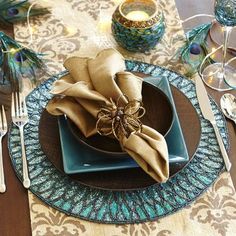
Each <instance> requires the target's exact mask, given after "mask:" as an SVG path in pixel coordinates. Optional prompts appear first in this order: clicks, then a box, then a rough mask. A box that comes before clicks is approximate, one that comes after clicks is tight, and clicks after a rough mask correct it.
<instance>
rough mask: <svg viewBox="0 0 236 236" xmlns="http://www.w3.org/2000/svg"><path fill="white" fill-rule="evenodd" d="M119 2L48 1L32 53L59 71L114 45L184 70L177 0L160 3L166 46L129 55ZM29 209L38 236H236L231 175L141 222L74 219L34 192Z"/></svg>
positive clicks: (24, 36)
mask: <svg viewBox="0 0 236 236" xmlns="http://www.w3.org/2000/svg"><path fill="white" fill-rule="evenodd" d="M119 2H120V1H119V0H56V1H53V0H48V1H45V0H44V1H40V3H41V4H42V5H43V4H45V5H46V4H47V5H48V6H50V7H51V14H50V15H45V16H40V17H34V18H31V26H32V30H33V33H34V34H33V43H32V45H31V46H30V47H31V48H32V49H33V50H35V51H37V52H41V53H44V54H45V57H46V59H47V65H48V68H49V70H50V73H52V74H54V73H58V72H60V71H62V70H64V68H63V62H64V60H65V59H66V58H68V57H71V56H72V55H76V56H86V57H93V56H95V55H96V54H97V52H98V51H100V50H102V49H104V48H108V47H113V48H116V49H118V50H119V51H120V52H121V53H122V54H123V55H124V56H125V58H128V59H135V60H139V61H144V62H148V63H153V64H158V65H161V66H165V67H167V68H171V69H174V70H176V71H179V72H182V73H183V72H184V68H183V66H182V65H181V64H180V63H177V62H176V61H174V60H173V59H172V58H173V55H174V53H175V52H176V50H177V49H178V48H179V47H180V46H181V45H182V44H183V38H184V32H183V28H182V25H181V22H180V19H179V15H178V11H177V9H176V6H175V1H174V0H160V6H161V8H162V9H163V11H164V14H165V19H166V26H167V28H166V33H165V36H164V38H163V40H162V42H161V43H159V44H158V46H157V48H156V49H155V50H152V51H151V52H149V53H145V54H139V53H130V52H127V51H125V50H124V49H122V48H120V47H118V46H117V45H116V43H115V41H114V39H113V38H112V36H111V30H110V24H111V15H112V13H113V11H114V10H115V8H116V7H117V5H118V4H119ZM14 32H15V38H16V40H18V41H20V42H23V43H25V44H26V43H27V42H28V40H29V33H28V31H27V24H26V23H20V24H17V25H15V27H14ZM28 194H29V206H30V217H31V227H32V234H33V235H34V236H42V235H45V236H53V235H58V236H59V235H60V236H67V235H68V236H70V235H87V236H102V235H106V236H107V235H109V236H110V235H111V236H122V235H132V236H138V235H142V236H149V235H155V236H180V235H181V236H184V235H187V236H190V235H191V236H195V235H197V236H199V235H206V236H218V235H219V236H235V235H236V227H235V225H236V194H235V189H234V187H233V184H232V181H231V177H230V175H229V174H228V173H223V174H222V175H221V176H220V177H219V178H218V180H217V181H216V182H215V184H214V185H213V186H212V187H211V188H210V189H209V190H208V191H207V192H206V193H205V194H203V195H202V196H201V197H200V198H198V199H197V200H196V201H195V202H194V203H193V204H191V205H190V206H188V207H186V208H185V209H183V210H180V211H179V212H177V213H175V214H173V215H170V216H167V217H165V218H163V219H160V220H157V221H154V222H147V223H142V224H125V225H106V224H98V223H92V222H88V221H84V220H81V219H77V218H74V217H69V216H67V215H65V214H63V213H61V212H59V211H57V210H55V209H52V208H51V207H48V206H47V205H45V204H44V203H43V202H41V201H40V200H39V199H38V198H37V197H36V196H34V195H33V194H32V193H31V192H28Z"/></svg>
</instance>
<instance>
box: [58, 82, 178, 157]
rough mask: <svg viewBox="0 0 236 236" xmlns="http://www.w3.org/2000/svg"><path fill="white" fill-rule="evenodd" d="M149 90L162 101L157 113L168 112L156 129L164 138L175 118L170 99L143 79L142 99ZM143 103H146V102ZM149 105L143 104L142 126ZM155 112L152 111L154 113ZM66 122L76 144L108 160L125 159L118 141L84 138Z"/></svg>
mask: <svg viewBox="0 0 236 236" xmlns="http://www.w3.org/2000/svg"><path fill="white" fill-rule="evenodd" d="M150 88H151V90H152V92H154V93H155V94H157V95H156V96H157V99H159V100H160V99H161V100H162V103H161V104H163V105H162V107H160V108H159V109H158V111H159V113H161V110H163V108H164V109H167V111H168V112H166V113H165V114H166V119H165V120H164V119H161V122H162V123H164V124H163V125H162V126H161V127H159V126H160V125H158V128H159V129H160V130H159V132H161V133H162V135H163V136H164V137H166V136H167V135H168V133H169V132H170V130H171V128H172V126H173V123H174V120H175V116H176V115H175V114H174V108H173V103H172V102H171V101H170V98H169V97H168V95H167V94H166V93H164V92H163V91H162V90H161V89H160V88H158V87H157V86H154V85H153V84H151V83H148V82H147V81H146V80H145V79H144V81H143V88H142V92H143V93H144V94H143V98H145V97H146V95H147V94H146V93H145V91H146V90H147V89H149V90H148V91H149V92H151V91H150ZM143 101H144V102H145V101H146V99H143ZM145 103H147V101H146V102H145ZM149 104H150V103H149ZM149 104H147V105H148V106H146V105H145V104H143V105H144V107H145V109H146V113H145V115H144V117H143V118H144V119H143V120H144V124H146V123H145V117H149V118H150V113H151V112H152V111H151V110H150V105H149ZM165 107H166V108H165ZM155 111H156V110H155ZM155 111H154V113H155ZM148 113H149V114H148ZM156 115H157V117H158V115H160V114H156ZM66 121H67V126H68V127H69V129H70V132H71V133H72V135H73V136H74V137H75V138H76V139H77V140H78V142H79V143H81V144H82V145H85V146H87V147H88V148H90V149H93V150H94V151H96V152H100V153H102V154H104V157H105V156H107V158H109V159H110V158H127V153H126V152H125V151H122V149H121V147H120V144H119V141H118V140H116V139H111V138H109V137H106V136H101V135H99V134H96V135H94V136H93V137H89V138H86V137H85V136H84V135H83V133H82V132H81V131H80V130H79V128H78V127H77V126H76V125H75V124H74V123H73V121H72V120H71V119H70V118H68V117H66ZM159 121H160V120H159ZM156 123H157V122H156ZM59 124H60V120H59ZM159 124H160V123H159ZM162 127H163V128H162ZM101 143H102V144H103V145H112V146H111V148H112V147H113V148H115V149H116V150H118V149H120V150H119V151H111V148H108V147H101ZM118 146H119V147H118ZM108 155H109V156H108Z"/></svg>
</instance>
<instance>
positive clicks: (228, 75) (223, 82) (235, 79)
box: [202, 0, 236, 91]
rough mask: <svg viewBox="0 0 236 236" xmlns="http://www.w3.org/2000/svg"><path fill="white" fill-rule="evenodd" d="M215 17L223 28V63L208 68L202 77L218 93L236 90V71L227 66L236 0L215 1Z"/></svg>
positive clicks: (235, 15) (235, 23)
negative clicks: (228, 46)
mask: <svg viewBox="0 0 236 236" xmlns="http://www.w3.org/2000/svg"><path fill="white" fill-rule="evenodd" d="M215 17H216V20H217V21H218V22H219V23H220V24H221V25H222V26H223V29H224V42H223V61H222V63H214V64H211V65H209V66H207V67H206V68H205V69H204V71H203V73H202V75H203V77H202V78H203V81H204V82H205V83H206V84H207V85H208V86H209V87H211V88H213V89H215V90H218V91H227V90H230V89H232V88H236V70H235V69H234V68H233V67H231V66H229V65H227V64H226V53H227V44H228V40H229V36H230V33H231V30H232V28H233V27H234V26H236V0H215Z"/></svg>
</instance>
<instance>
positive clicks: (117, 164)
mask: <svg viewBox="0 0 236 236" xmlns="http://www.w3.org/2000/svg"><path fill="white" fill-rule="evenodd" d="M145 80H146V81H149V83H150V84H152V83H153V84H152V85H153V86H157V84H158V83H159V85H160V84H161V85H160V86H162V91H163V90H165V91H163V92H165V93H169V94H168V97H169V100H170V102H171V103H172V108H173V110H174V112H173V115H174V119H173V123H172V126H171V129H170V131H169V132H168V134H167V136H166V139H167V143H169V145H171V147H169V148H171V153H170V155H169V157H170V160H169V161H170V165H174V164H175V163H176V165H178V163H185V164H187V163H188V162H189V159H190V157H189V155H188V150H187V147H186V144H185V141H184V136H183V133H182V129H181V126H180V122H179V118H178V115H177V112H176V108H175V105H174V100H173V97H172V94H171V91H170V87H169V84H168V82H167V80H166V79H164V78H159V80H158V78H154V77H149V78H146V79H145ZM183 96H184V95H183ZM186 99H187V98H186ZM187 101H188V99H187ZM58 121H59V133H60V139H61V148H62V158H63V166H64V171H65V173H66V174H76V173H86V172H96V171H111V170H119V169H127V168H137V167H138V165H137V164H136V163H135V162H134V161H133V160H132V159H131V158H130V157H128V156H127V157H128V158H124V159H123V160H122V159H120V160H117V158H115V160H114V158H111V159H112V160H114V161H113V162H114V163H110V162H107V163H106V165H107V166H106V165H105V166H104V164H103V165H102V164H99V160H101V161H102V160H103V159H105V160H107V159H109V158H107V157H106V158H104V157H103V156H102V154H101V153H95V152H94V151H93V150H89V149H84V147H83V146H81V145H80V146H79V144H78V145H77V144H76V142H75V140H74V139H73V137H71V139H73V141H74V142H75V143H74V144H73V145H72V142H68V137H69V136H73V135H72V134H71V133H69V134H68V133H67V132H70V131H67V132H65V130H66V129H67V128H68V127H67V126H66V127H65V125H66V124H63V122H64V118H63V117H61V119H59V120H58ZM199 122H200V121H199ZM199 126H200V125H199ZM63 129H65V130H63ZM176 135H178V139H177V140H173V139H174V138H173V137H174V136H176ZM67 136H68V137H67ZM198 141H199V140H198ZM68 146H70V148H67V147H68ZM79 148H80V149H81V150H80V152H79ZM173 149H174V150H173ZM196 150H197V147H196ZM196 150H195V151H196ZM76 153H78V154H76ZM79 153H80V155H79ZM82 153H83V154H82ZM75 155H76V156H77V159H76V158H75ZM86 155H87V160H90V159H91V156H92V155H96V158H98V161H97V163H98V164H97V165H98V166H96V163H94V162H93V158H92V161H91V163H92V164H91V165H89V163H87V162H86V163H85V165H84V166H83V165H82V164H81V163H79V160H83V161H84V160H85V159H86V158H85V156H86ZM193 155H194V153H193ZM82 156H84V157H83V158H82ZM112 160H111V161H112ZM107 161H109V160H107ZM76 163H77V164H76ZM99 165H100V166H99ZM174 174H176V172H175V173H174Z"/></svg>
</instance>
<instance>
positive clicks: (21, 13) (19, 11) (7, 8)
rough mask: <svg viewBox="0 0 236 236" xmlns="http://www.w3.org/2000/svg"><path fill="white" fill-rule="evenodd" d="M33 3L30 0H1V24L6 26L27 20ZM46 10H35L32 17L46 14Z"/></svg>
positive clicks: (31, 13) (31, 14)
mask: <svg viewBox="0 0 236 236" xmlns="http://www.w3.org/2000/svg"><path fill="white" fill-rule="evenodd" d="M31 4H32V3H30V2H29V1H28V0H21V1H18V0H0V22H3V23H5V24H11V23H15V22H17V21H21V20H26V18H27V12H28V8H29V7H30V5H31ZM46 13H49V11H48V10H47V9H46V8H39V7H37V8H34V9H32V10H31V11H30V16H35V15H40V14H46Z"/></svg>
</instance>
